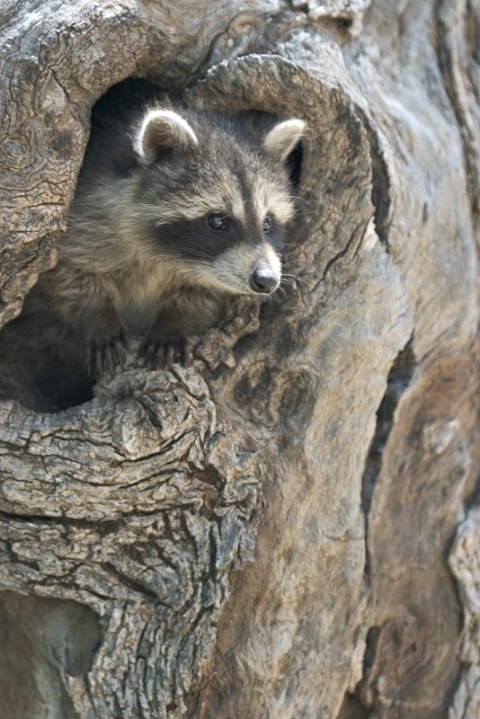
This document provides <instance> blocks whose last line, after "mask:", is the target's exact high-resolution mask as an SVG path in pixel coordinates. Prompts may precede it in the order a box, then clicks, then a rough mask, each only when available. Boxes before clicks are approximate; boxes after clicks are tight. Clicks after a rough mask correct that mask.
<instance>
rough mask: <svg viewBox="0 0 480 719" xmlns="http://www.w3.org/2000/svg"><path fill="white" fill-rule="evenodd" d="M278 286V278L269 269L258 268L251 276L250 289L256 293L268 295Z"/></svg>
mask: <svg viewBox="0 0 480 719" xmlns="http://www.w3.org/2000/svg"><path fill="white" fill-rule="evenodd" d="M277 286H278V277H277V275H276V274H275V272H273V270H271V269H269V268H266V267H265V268H263V267H262V268H261V269H260V268H258V267H257V268H256V269H255V270H253V272H252V274H251V275H250V287H251V288H252V290H253V291H254V292H262V293H263V294H266V295H268V294H269V293H270V292H273V290H275V289H276V288H277Z"/></svg>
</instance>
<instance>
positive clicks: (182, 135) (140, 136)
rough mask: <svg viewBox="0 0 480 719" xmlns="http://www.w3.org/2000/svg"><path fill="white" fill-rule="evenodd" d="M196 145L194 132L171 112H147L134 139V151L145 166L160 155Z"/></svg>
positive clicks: (184, 121)
mask: <svg viewBox="0 0 480 719" xmlns="http://www.w3.org/2000/svg"><path fill="white" fill-rule="evenodd" d="M196 145H198V140H197V136H196V135H195V133H194V131H193V130H192V128H191V127H190V125H189V124H188V122H187V121H186V120H184V119H183V117H180V115H178V114H177V113H176V112H174V111H173V110H149V111H148V112H147V114H146V115H145V117H144V118H143V122H142V124H141V126H140V129H139V131H138V133H137V136H136V138H135V150H136V151H137V154H138V155H139V157H140V159H141V160H142V161H143V162H144V163H146V164H147V165H150V164H151V163H152V162H155V160H158V158H159V157H162V155H168V154H169V153H170V152H174V151H175V150H181V149H182V150H187V149H188V148H193V147H195V146H196Z"/></svg>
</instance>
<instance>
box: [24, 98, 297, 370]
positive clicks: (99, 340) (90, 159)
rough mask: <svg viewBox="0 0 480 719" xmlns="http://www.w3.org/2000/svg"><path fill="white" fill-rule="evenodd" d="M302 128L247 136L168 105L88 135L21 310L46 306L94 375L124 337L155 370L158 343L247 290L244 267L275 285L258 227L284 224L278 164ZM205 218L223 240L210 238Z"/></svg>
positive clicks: (283, 174)
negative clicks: (51, 245) (48, 253)
mask: <svg viewBox="0 0 480 719" xmlns="http://www.w3.org/2000/svg"><path fill="white" fill-rule="evenodd" d="M302 132H303V122H302V121H301V120H293V121H286V122H282V123H278V124H277V125H276V126H275V127H274V128H273V129H271V130H270V131H269V132H268V133H267V134H266V135H264V134H262V135H261V136H260V137H259V138H258V137H257V136H256V133H255V131H254V129H252V128H251V127H250V126H247V125H245V123H243V124H242V123H241V122H240V121H234V120H233V119H228V118H225V117H221V116H215V115H206V114H205V115H199V114H196V113H195V112H193V111H190V110H187V109H185V108H183V107H182V108H181V107H173V106H172V105H170V104H168V103H164V104H162V105H159V104H155V105H151V106H149V107H144V108H143V109H141V110H140V111H139V112H136V113H133V114H132V115H131V116H127V117H124V118H123V119H122V120H121V121H120V122H119V123H117V125H114V126H113V128H112V129H110V130H109V132H108V133H103V134H102V133H101V132H97V133H95V132H93V133H92V138H91V141H90V145H89V148H88V150H87V154H86V157H85V162H84V166H83V168H82V171H81V173H80V177H79V181H78V186H77V192H76V196H75V199H74V202H73V205H72V208H71V212H70V217H69V222H68V228H67V231H66V233H65V234H64V235H63V236H62V237H61V238H60V241H59V244H58V255H59V260H58V264H57V266H56V267H55V268H54V269H53V270H51V271H50V272H47V273H45V274H44V275H43V276H41V278H40V280H39V283H38V285H37V286H36V288H34V291H33V292H32V293H31V295H30V297H29V299H28V303H27V308H26V311H27V312H28V311H33V312H34V311H35V307H37V308H38V306H42V305H45V304H46V305H47V306H50V307H52V309H53V310H54V312H55V313H56V314H57V315H58V316H59V317H60V318H61V320H62V322H63V323H64V324H65V326H67V327H68V328H69V329H70V330H71V331H72V332H73V333H74V334H75V336H76V337H77V338H78V343H79V345H81V346H83V348H84V351H85V352H89V353H90V370H91V371H93V372H94V373H96V374H99V373H101V372H102V369H103V366H104V365H105V364H109V363H110V362H111V361H113V362H114V360H115V356H116V354H120V353H121V344H122V342H123V341H124V339H125V333H126V332H127V333H128V332H133V333H138V332H140V333H144V334H146V338H145V341H144V354H145V355H146V356H147V357H148V358H149V360H150V361H151V362H152V363H156V362H157V360H158V363H160V364H162V362H163V360H162V357H160V354H162V352H163V350H164V349H165V347H166V346H167V345H169V344H171V343H172V342H173V343H175V342H176V341H177V340H179V339H182V338H185V337H188V336H189V335H191V334H195V333H198V332H201V331H203V330H205V329H207V328H208V327H210V326H212V325H213V324H215V323H216V322H217V321H218V319H219V316H220V314H221V309H222V299H223V298H224V297H225V294H226V293H238V294H242V293H247V294H254V292H253V290H252V287H251V281H250V280H251V276H252V273H253V272H254V271H255V270H257V272H258V273H259V276H260V277H263V276H264V275H265V276H266V275H267V274H270V275H271V276H272V275H273V276H274V277H275V276H278V281H280V275H281V263H280V257H279V252H278V250H275V249H274V248H273V245H272V243H271V241H270V240H271V239H272V237H273V234H272V236H269V235H268V234H266V233H265V232H264V230H263V229H262V228H263V225H262V223H263V222H264V218H265V217H267V215H268V216H271V217H273V219H274V223H275V224H274V227H275V233H277V234H279V233H281V230H282V229H283V227H284V226H285V225H286V224H287V223H288V222H289V221H290V219H291V218H292V216H293V204H292V200H291V198H290V195H289V179H288V176H287V171H286V169H285V167H284V160H285V158H286V156H287V155H288V153H289V152H290V151H291V150H292V149H293V147H294V145H295V144H296V143H297V142H298V141H299V139H300V137H301V134H302ZM212 214H218V215H220V216H221V217H222V218H229V219H228V222H229V223H230V224H229V227H230V226H234V227H235V233H234V234H233V235H232V233H231V232H229V233H228V236H227V233H224V235H222V234H219V235H218V237H217V236H216V235H215V234H214V233H213V234H212V232H211V230H210V228H209V227H208V226H206V225H205V220H204V218H205V217H208V216H209V215H212ZM197 232H198V241H197V240H196V237H197V235H196V234H195V233H197ZM177 233H178V237H177ZM192 238H193V239H192ZM262 273H263V274H262ZM257 292H258V290H257ZM152 348H153V350H152ZM156 355H158V357H156Z"/></svg>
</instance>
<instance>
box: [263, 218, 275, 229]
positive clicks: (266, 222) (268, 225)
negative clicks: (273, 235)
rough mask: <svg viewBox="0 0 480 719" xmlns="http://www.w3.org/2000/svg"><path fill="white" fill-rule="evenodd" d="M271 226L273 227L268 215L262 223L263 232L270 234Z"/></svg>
mask: <svg viewBox="0 0 480 719" xmlns="http://www.w3.org/2000/svg"><path fill="white" fill-rule="evenodd" d="M272 225H273V220H272V218H271V216H270V215H267V216H266V218H265V219H264V221H263V231H264V232H270V230H271V229H272Z"/></svg>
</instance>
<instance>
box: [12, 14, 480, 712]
mask: <svg viewBox="0 0 480 719" xmlns="http://www.w3.org/2000/svg"><path fill="white" fill-rule="evenodd" d="M479 19H480V5H479V4H478V3H477V2H468V3H467V2H466V0H455V1H454V2H452V1H450V2H446V1H445V2H440V3H436V2H435V3H434V2H433V1H429V2H423V3H404V4H403V5H402V7H401V8H397V6H396V5H395V7H393V6H392V4H391V3H389V2H387V0H378V1H374V2H372V3H371V4H370V3H368V2H367V1H366V0H359V1H358V2H355V3H352V2H348V3H347V2H342V1H341V0H338V1H335V0H331V1H329V2H322V1H321V0H316V1H312V2H306V3H301V4H300V3H298V2H292V3H291V4H290V5H289V6H288V7H287V5H286V4H285V5H284V4H283V3H280V2H273V0H272V1H269V0H265V1H264V2H260V1H259V0H257V1H255V0H248V2H246V3H238V2H234V3H231V2H221V3H215V6H214V7H213V6H212V4H208V3H198V2H196V3H193V2H149V3H144V4H142V3H131V2H127V1H124V2H118V1H117V2H111V3H99V4H96V5H95V4H94V5H93V6H92V3H78V2H76V3H73V2H72V3H69V2H67V3H65V2H64V3H58V2H57V1H56V0H55V1H54V0H49V2H44V3H42V4H39V3H36V2H30V3H22V4H21V7H19V6H18V4H17V3H11V4H10V5H8V6H4V7H3V8H2V9H1V10H0V22H1V24H2V26H3V30H2V37H3V38H5V40H6V42H5V43H3V48H0V57H1V58H2V63H3V65H2V77H4V78H5V83H4V86H3V88H2V91H1V92H0V105H1V107H2V117H3V118H4V119H3V126H2V136H3V137H4V138H5V148H6V150H5V154H3V156H2V158H1V159H0V163H1V169H2V176H3V181H2V191H3V192H4V193H5V201H4V202H3V203H2V205H3V206H4V207H7V208H8V209H7V211H6V212H5V213H4V215H5V233H4V235H2V237H1V238H0V255H1V264H0V287H1V289H0V292H1V298H0V300H1V305H0V313H1V316H2V321H3V322H7V321H8V320H11V319H12V318H13V317H14V316H15V315H16V314H18V312H19V311H20V309H21V303H22V300H23V298H24V296H25V294H26V293H27V292H28V290H29V288H30V287H31V286H32V284H33V283H34V282H35V281H36V278H37V276H38V273H39V272H41V271H43V270H45V269H47V268H48V267H50V266H52V263H53V262H54V242H55V238H56V236H57V234H58V232H59V231H60V230H61V229H62V227H64V225H65V218H66V211H67V208H68V205H69V202H70V201H71V198H72V195H73V191H74V183H75V177H76V174H77V172H78V169H79V166H80V163H81V160H82V154H83V151H84V148H85V143H86V139H87V136H88V129H89V128H88V117H89V111H90V108H91V106H92V104H93V103H94V102H95V101H96V100H97V99H98V98H99V97H100V96H101V95H102V93H103V92H105V91H106V89H107V88H108V87H109V86H111V85H112V84H114V83H115V82H118V81H120V80H122V79H124V78H126V77H129V76H140V77H146V78H148V79H150V80H153V81H156V82H157V83H158V84H159V85H160V86H161V87H162V88H163V89H166V90H169V89H175V90H176V91H184V92H186V94H188V97H189V100H190V102H192V103H195V104H196V105H197V106H198V107H199V108H203V107H206V108H209V107H217V108H224V109H226V110H229V111H232V112H243V111H248V110H252V109H254V110H257V111H263V112H267V113H273V114H276V115H279V116H282V117H283V116H285V117H288V116H300V117H303V118H304V119H305V120H306V122H307V125H308V134H307V136H306V139H305V142H304V143H303V159H302V165H301V174H300V180H299V184H298V188H297V189H296V192H297V194H298V199H297V203H298V213H297V219H296V220H295V222H294V224H293V225H292V228H291V232H290V236H289V247H288V252H287V253H286V257H285V262H286V272H287V281H286V283H285V286H284V290H283V292H281V293H280V296H279V297H277V298H275V299H274V300H273V301H271V302H269V303H266V304H264V305H263V306H262V307H261V308H259V307H258V306H257V305H256V304H255V303H250V302H245V301H232V303H231V306H230V307H229V312H228V315H227V316H226V317H225V318H224V321H223V322H222V323H221V325H220V326H219V327H218V328H215V329H213V330H211V331H210V332H208V333H207V334H206V335H205V336H204V337H202V338H200V339H199V341H198V344H197V346H196V348H195V357H196V359H195V363H194V366H193V367H191V368H188V369H182V368H176V369H175V370H174V371H173V372H150V371H146V370H144V369H142V368H140V367H138V366H137V364H136V360H135V357H134V354H132V355H131V356H130V358H129V363H128V364H127V365H126V367H125V368H124V369H123V371H119V372H118V373H117V374H116V375H115V376H114V377H113V378H105V379H104V380H103V381H102V382H101V383H99V384H98V385H97V387H96V388H95V390H94V393H95V397H94V398H93V399H92V400H90V401H88V402H86V403H84V404H82V405H80V406H76V407H71V408H69V409H68V410H66V411H65V412H59V413H55V414H52V413H46V412H34V411H33V410H32V409H27V408H26V407H24V406H22V404H21V403H20V402H19V401H18V399H23V400H24V402H26V401H27V398H30V400H31V402H32V403H35V401H36V399H34V398H35V397H36V396H37V395H35V392H33V393H32V392H30V391H29V389H28V387H26V385H27V384H28V373H27V376H25V375H21V374H20V371H21V367H20V368H19V366H18V365H20V364H21V359H22V358H21V357H18V358H17V362H15V361H14V359H12V357H11V356H10V355H9V354H8V352H6V353H5V355H4V357H3V366H2V367H0V387H1V386H2V381H3V393H4V396H6V397H10V398H9V399H7V400H6V401H4V402H3V403H1V404H0V473H1V475H0V476H1V482H0V517H1V523H0V541H1V544H0V547H1V552H0V557H1V559H2V561H1V562H0V588H1V589H2V590H3V595H2V606H1V612H0V626H1V627H3V628H5V630H6V628H7V627H8V636H7V634H5V636H6V641H7V640H8V643H6V644H5V646H6V647H7V651H8V652H9V654H11V655H12V656H14V657H15V662H14V663H13V667H12V668H10V667H9V665H8V662H7V661H4V660H3V661H1V662H0V692H1V691H2V687H6V688H5V689H4V699H5V701H4V703H5V713H4V714H3V715H2V716H5V719H20V718H21V719H30V717H31V718H32V719H43V718H44V717H45V718H46V717H48V718H49V719H56V718H58V719H70V717H71V718H72V719H73V718H74V717H81V718H82V719H84V718H85V719H87V718H88V719H100V718H101V719H109V718H111V719H114V718H115V719H120V718H121V717H125V718H126V717H128V718H129V719H130V718H132V717H139V718H140V717H141V718H142V719H153V717H155V719H160V718H161V717H168V719H176V718H178V719H180V717H192V718H193V717H204V718H208V719H214V718H218V719H220V718H222V719H234V718H235V717H239V718H240V717H242V719H243V718H244V717H249V718H250V717H251V718H252V719H257V718H258V719H260V717H261V718H262V719H264V718H267V717H271V718H272V719H273V718H275V719H280V718H281V719H288V718H289V717H291V718H292V719H293V718H295V719H301V718H305V719H310V718H311V719H313V718H315V719H316V718H317V717H322V719H323V718H324V717H325V719H334V718H336V719H348V718H350V719H352V718H354V719H362V718H364V717H367V716H371V717H376V718H378V719H394V718H395V717H398V718H400V717H407V716H408V717H409V719H434V718H437V717H438V718H439V719H440V717H444V716H445V715H446V713H447V711H448V710H449V709H448V708H449V707H450V710H449V711H450V713H449V719H457V717H465V719H476V717H477V714H478V705H479V701H480V700H479V696H480V695H479V689H478V686H479V681H478V671H479V658H478V647H477V646H476V645H477V644H478V637H477V633H478V632H477V629H476V624H477V614H478V612H477V608H476V602H477V599H478V598H477V597H476V584H477V583H478V580H477V578H476V574H475V572H477V573H478V568H477V564H478V558H477V556H476V552H475V547H476V544H475V542H476V543H477V544H478V538H477V535H478V524H479V523H478V521H477V520H478V517H477V514H476V509H472V510H471V511H470V513H469V515H468V519H467V520H465V521H464V523H463V524H460V527H459V528H458V534H457V540H456V541H455V543H454V546H453V548H452V550H451V555H450V560H449V561H450V565H448V564H447V559H446V557H447V554H448V550H449V547H450V545H451V543H452V539H453V537H454V535H455V532H456V531H457V527H458V525H459V523H460V522H462V519H463V517H464V503H465V501H466V500H468V501H473V500H472V494H473V491H474V488H475V483H476V477H477V474H478V464H479V459H480V457H479V454H480V443H479V442H478V438H477V435H478V416H477V415H478V369H477V368H478V349H477V347H476V340H477V323H478V309H479V308H478V296H477V265H476V248H475V239H476V227H477V221H476V218H477V215H476V213H477V209H478V199H477V198H478V172H479V170H478V142H479V137H478V133H479V120H478V117H479V114H478V77H477V72H478V64H477V58H478V50H477V48H476V44H475V43H476V42H477V34H476V33H477V31H478V27H480V24H479ZM186 88H188V89H186ZM4 109H5V112H4V111H3V110H4ZM4 336H8V335H7V334H4ZM0 360H1V358H0ZM12 388H14V389H12ZM8 392H10V395H8ZM5 393H6V394H5ZM45 401H47V403H48V398H46V400H45ZM449 566H450V568H449ZM451 572H453V576H452V573H451ZM455 580H456V581H457V582H458V584H457V585H456V584H455ZM458 587H459V588H460V591H458ZM462 611H465V617H464V620H463V623H462ZM462 627H463V640H462ZM461 642H462V643H461ZM9 676H10V677H11V680H10V684H9V683H8V682H9V680H8V677H9ZM19 677H21V679H20V678H19ZM20 681H22V683H23V685H24V687H25V692H24V695H23V697H22V699H21V701H20V700H19V698H18V695H16V693H15V692H14V691H12V683H13V684H16V685H18V683H19V682H20ZM7 687H8V688H7Z"/></svg>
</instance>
